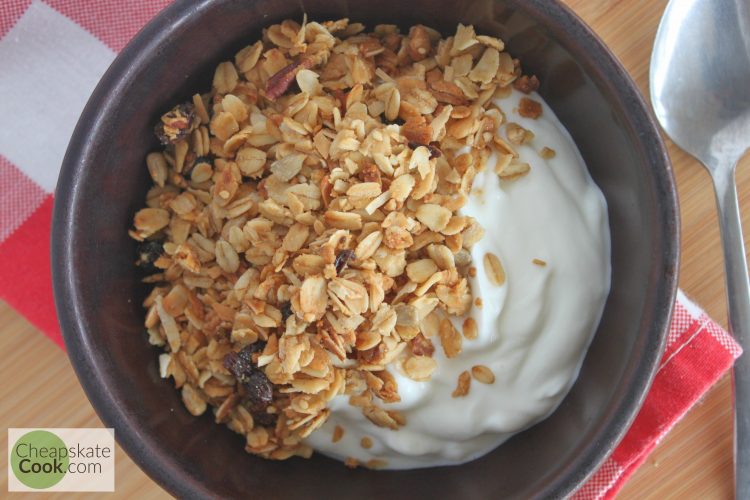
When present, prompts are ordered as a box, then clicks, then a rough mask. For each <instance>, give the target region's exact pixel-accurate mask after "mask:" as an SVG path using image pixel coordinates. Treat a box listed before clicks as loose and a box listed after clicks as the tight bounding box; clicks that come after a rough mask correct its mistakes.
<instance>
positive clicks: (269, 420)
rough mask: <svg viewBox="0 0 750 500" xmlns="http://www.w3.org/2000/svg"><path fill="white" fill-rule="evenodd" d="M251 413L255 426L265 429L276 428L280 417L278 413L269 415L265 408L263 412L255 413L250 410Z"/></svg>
mask: <svg viewBox="0 0 750 500" xmlns="http://www.w3.org/2000/svg"><path fill="white" fill-rule="evenodd" d="M250 413H251V414H252V416H253V422H254V423H255V425H261V426H263V427H276V420H278V418H279V416H278V415H277V414H276V413H268V412H267V411H265V408H264V409H263V411H256V412H253V411H252V409H250Z"/></svg>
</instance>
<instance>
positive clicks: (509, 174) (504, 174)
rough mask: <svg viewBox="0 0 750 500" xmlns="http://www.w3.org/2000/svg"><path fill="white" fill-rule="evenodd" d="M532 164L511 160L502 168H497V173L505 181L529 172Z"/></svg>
mask: <svg viewBox="0 0 750 500" xmlns="http://www.w3.org/2000/svg"><path fill="white" fill-rule="evenodd" d="M530 170H531V166H530V165H529V164H528V163H525V162H510V163H508V164H506V165H504V166H503V167H502V168H501V169H499V170H496V172H497V175H498V176H499V177H500V178H501V179H502V180H504V181H510V180H514V179H518V178H519V177H523V176H524V175H526V174H528V173H529V171H530Z"/></svg>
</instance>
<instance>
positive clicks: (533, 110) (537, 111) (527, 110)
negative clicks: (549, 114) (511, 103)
mask: <svg viewBox="0 0 750 500" xmlns="http://www.w3.org/2000/svg"><path fill="white" fill-rule="evenodd" d="M518 114H519V115H521V116H523V117H525V118H531V119H534V120H536V119H537V118H539V117H540V116H542V105H541V103H539V102H538V101H534V100H533V99H529V98H528V97H522V98H521V100H520V101H519V103H518Z"/></svg>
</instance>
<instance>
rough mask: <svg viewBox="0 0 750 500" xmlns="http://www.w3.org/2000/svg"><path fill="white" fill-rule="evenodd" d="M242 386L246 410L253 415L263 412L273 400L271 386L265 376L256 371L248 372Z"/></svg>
mask: <svg viewBox="0 0 750 500" xmlns="http://www.w3.org/2000/svg"><path fill="white" fill-rule="evenodd" d="M242 385H243V386H244V387H245V391H246V392H247V403H248V408H249V409H250V411H251V412H253V413H259V412H260V411H262V410H265V409H266V407H267V406H268V405H269V404H270V403H271V401H272V400H273V384H271V381H270V380H268V377H266V374H265V373H263V372H262V371H260V370H258V369H255V370H253V371H252V372H250V375H248V376H247V377H246V380H245V381H244V382H243V383H242Z"/></svg>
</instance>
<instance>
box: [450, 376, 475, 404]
mask: <svg viewBox="0 0 750 500" xmlns="http://www.w3.org/2000/svg"><path fill="white" fill-rule="evenodd" d="M470 387H471V375H469V372H467V371H463V372H461V374H460V375H459V376H458V385H456V388H455V389H454V390H453V392H452V393H451V396H453V397H454V398H460V397H463V396H466V395H467V394H469V388H470Z"/></svg>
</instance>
